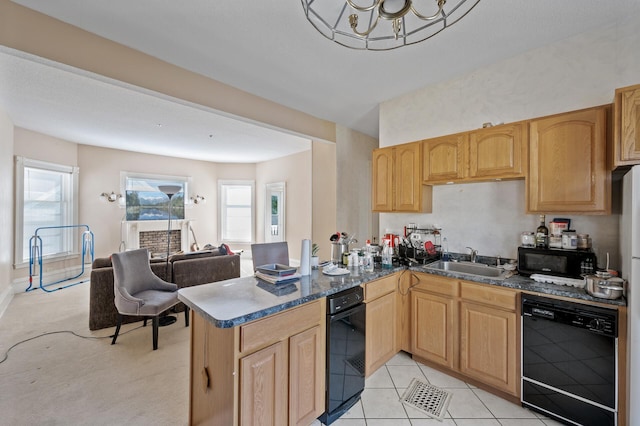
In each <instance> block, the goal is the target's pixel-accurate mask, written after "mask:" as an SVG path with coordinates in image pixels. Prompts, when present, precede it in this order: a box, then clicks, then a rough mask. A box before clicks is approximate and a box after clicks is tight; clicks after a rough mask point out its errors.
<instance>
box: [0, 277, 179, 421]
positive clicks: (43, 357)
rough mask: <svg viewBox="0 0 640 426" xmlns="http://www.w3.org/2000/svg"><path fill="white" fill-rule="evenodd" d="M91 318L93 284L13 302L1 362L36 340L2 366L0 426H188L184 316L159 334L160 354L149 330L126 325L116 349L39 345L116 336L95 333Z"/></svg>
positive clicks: (99, 342)
mask: <svg viewBox="0 0 640 426" xmlns="http://www.w3.org/2000/svg"><path fill="white" fill-rule="evenodd" d="M88 317H89V283H88V282H87V283H83V284H80V285H77V286H74V287H70V288H67V289H64V290H60V291H56V292H54V293H45V292H43V291H42V290H37V291H33V292H30V293H21V294H17V295H15V296H14V298H13V300H12V302H11V304H10V305H9V307H8V308H7V310H6V312H5V313H4V315H3V316H2V318H0V361H2V359H4V357H5V353H6V352H7V350H9V348H10V347H11V346H13V345H14V344H16V343H17V342H20V341H23V340H26V339H31V338H33V339H32V340H29V341H26V342H24V343H21V344H19V345H17V346H15V347H14V348H13V349H11V351H10V352H9V354H8V358H7V359H6V360H5V361H4V362H1V363H0V413H1V414H0V424H2V425H36V424H37V425H125V424H128V425H186V424H187V423H188V420H189V339H190V336H189V328H186V327H185V326H184V314H182V313H181V314H180V315H178V321H176V322H175V323H174V324H172V325H170V326H167V327H161V328H160V332H159V343H158V350H157V351H154V350H153V348H152V342H151V323H150V322H149V325H148V326H147V327H144V328H143V327H140V326H141V324H142V323H136V324H126V325H123V327H122V329H121V335H120V336H119V337H118V342H117V343H116V344H115V345H113V346H112V345H111V339H109V338H103V339H83V338H80V337H76V336H74V335H72V334H71V333H55V334H49V335H45V336H42V337H36V336H39V335H41V334H43V333H51V332H57V331H73V332H75V333H77V334H79V335H82V336H88V337H101V336H102V337H104V336H109V335H110V334H112V333H113V331H114V328H113V327H112V328H107V329H104V330H98V331H95V332H90V331H89V327H88V321H89V320H88ZM128 331H129V332H128ZM127 332H128V333H127ZM122 333H126V334H122ZM34 337H36V338H34Z"/></svg>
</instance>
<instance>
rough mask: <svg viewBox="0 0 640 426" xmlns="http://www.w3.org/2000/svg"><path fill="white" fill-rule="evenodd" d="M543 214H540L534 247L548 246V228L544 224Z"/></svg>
mask: <svg viewBox="0 0 640 426" xmlns="http://www.w3.org/2000/svg"><path fill="white" fill-rule="evenodd" d="M544 219H545V218H544V215H543V214H541V215H540V225H539V226H538V228H537V229H536V247H537V248H549V228H547V227H546V225H545V224H544V222H545V220H544Z"/></svg>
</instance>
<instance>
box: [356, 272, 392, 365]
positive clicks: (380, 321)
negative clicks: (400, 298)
mask: <svg viewBox="0 0 640 426" xmlns="http://www.w3.org/2000/svg"><path fill="white" fill-rule="evenodd" d="M399 275H400V274H393V275H388V276H386V277H384V278H381V279H379V280H374V281H369V282H368V283H366V284H365V285H364V295H365V298H364V302H365V305H366V311H365V312H366V317H367V319H366V321H367V322H366V331H365V336H366V343H365V346H366V349H365V377H369V376H370V375H371V374H372V373H373V372H375V371H376V370H377V369H378V368H380V367H382V366H383V365H384V364H385V363H386V362H387V361H389V360H390V359H391V358H392V357H393V356H394V355H395V354H396V353H398V351H399V350H400V349H399V348H398V345H397V342H398V336H397V333H398V330H397V313H396V307H397V300H396V288H397V283H398V278H399Z"/></svg>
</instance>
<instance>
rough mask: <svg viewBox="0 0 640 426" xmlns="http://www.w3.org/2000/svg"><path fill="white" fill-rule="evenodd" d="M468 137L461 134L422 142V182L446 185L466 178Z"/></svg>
mask: <svg viewBox="0 0 640 426" xmlns="http://www.w3.org/2000/svg"><path fill="white" fill-rule="evenodd" d="M467 141H468V135H467V134H466V133H461V134H457V135H451V136H443V137H440V138H435V139H429V140H426V141H423V142H422V181H423V183H425V184H432V183H446V182H449V181H456V180H460V179H464V178H465V177H466V174H467V172H466V170H467Z"/></svg>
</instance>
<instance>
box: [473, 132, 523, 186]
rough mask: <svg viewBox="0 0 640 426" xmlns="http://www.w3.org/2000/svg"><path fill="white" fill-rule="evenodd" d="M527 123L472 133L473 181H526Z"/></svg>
mask: <svg viewBox="0 0 640 426" xmlns="http://www.w3.org/2000/svg"><path fill="white" fill-rule="evenodd" d="M525 126H526V125H525V123H514V124H505V125H501V126H496V127H488V128H485V129H480V130H476V131H473V132H470V133H469V178H470V179H473V180H486V179H515V178H523V177H525V169H526V159H527V148H528V146H527V140H526V137H527V134H526V127H525Z"/></svg>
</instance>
